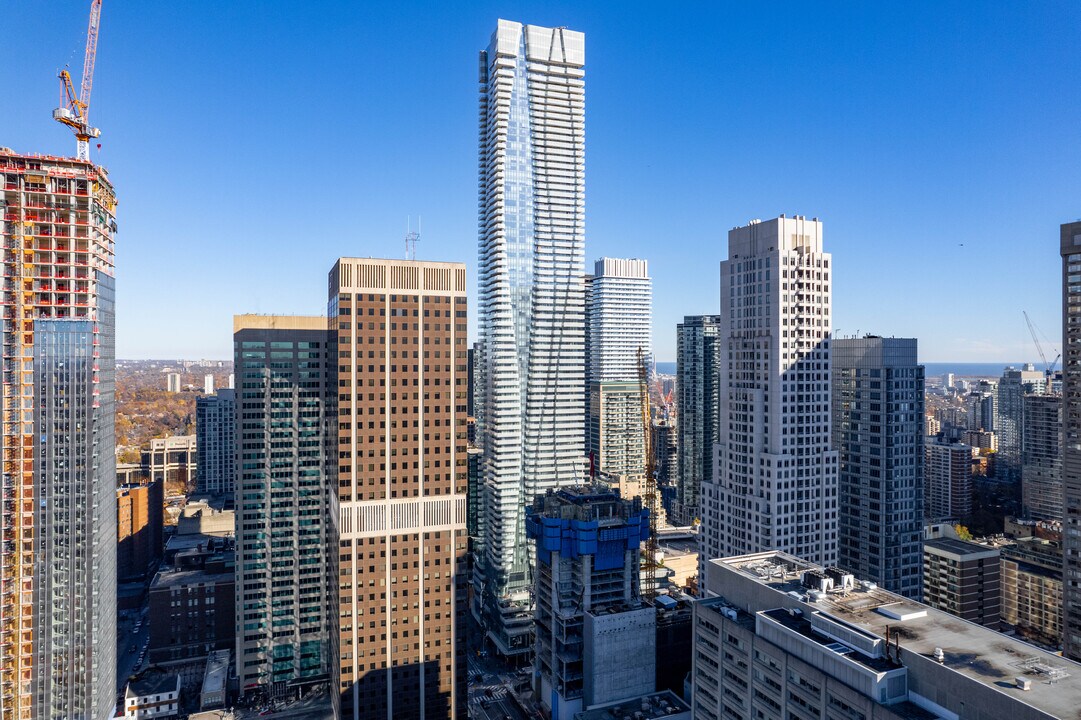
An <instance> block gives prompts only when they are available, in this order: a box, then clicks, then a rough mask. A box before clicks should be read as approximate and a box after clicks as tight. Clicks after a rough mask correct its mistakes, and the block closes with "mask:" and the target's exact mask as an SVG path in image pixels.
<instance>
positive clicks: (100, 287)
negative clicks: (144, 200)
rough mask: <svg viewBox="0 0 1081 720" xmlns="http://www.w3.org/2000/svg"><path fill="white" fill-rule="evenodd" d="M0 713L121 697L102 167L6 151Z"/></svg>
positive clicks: (85, 710)
mask: <svg viewBox="0 0 1081 720" xmlns="http://www.w3.org/2000/svg"><path fill="white" fill-rule="evenodd" d="M0 188H2V190H0V207H2V213H3V215H4V222H2V223H0V239H2V240H3V244H4V247H5V248H6V250H5V252H4V260H3V272H4V287H3V289H2V290H0V302H2V303H3V305H4V308H5V309H4V317H5V320H4V328H3V349H2V351H0V352H2V354H3V365H4V371H3V378H4V387H5V397H4V401H3V402H4V414H3V421H2V423H0V432H2V435H3V450H2V455H3V465H4V469H3V479H2V493H3V509H2V511H0V524H2V529H3V540H2V546H0V720H22V719H23V718H79V717H85V718H91V717H92V718H104V717H108V716H109V712H110V710H111V709H112V707H113V705H114V702H115V690H116V542H117V518H116V472H115V471H116V468H115V463H114V450H115V439H114V435H113V420H114V415H115V400H114V375H115V358H114V327H115V323H114V305H113V303H114V236H115V234H116V221H115V219H114V217H115V213H116V195H115V193H114V190H113V186H112V184H111V183H110V182H109V178H108V175H107V174H106V172H105V169H104V168H100V167H96V166H94V165H92V164H90V163H88V162H84V161H78V160H65V159H60V158H52V157H42V156H29V155H17V154H15V153H12V152H11V151H10V150H7V149H0Z"/></svg>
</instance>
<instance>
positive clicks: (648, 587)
mask: <svg viewBox="0 0 1081 720" xmlns="http://www.w3.org/2000/svg"><path fill="white" fill-rule="evenodd" d="M648 378H649V371H648V370H647V368H646V356H645V354H644V353H643V352H642V348H638V386H639V390H640V391H641V394H642V431H643V433H644V438H643V440H644V446H645V451H646V493H645V498H644V499H645V501H646V509H647V510H648V511H649V537H647V538H646V553H645V564H646V576H645V586H644V587H643V588H642V597H644V598H646V599H647V600H653V599H654V598H655V597H657V507H658V506H657V478H656V476H655V474H654V467H653V465H654V462H653V448H652V445H653V442H652V440H653V433H652V430H653V428H652V427H651V420H650V411H649V381H648Z"/></svg>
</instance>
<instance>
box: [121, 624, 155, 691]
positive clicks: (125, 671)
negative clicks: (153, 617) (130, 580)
mask: <svg viewBox="0 0 1081 720" xmlns="http://www.w3.org/2000/svg"><path fill="white" fill-rule="evenodd" d="M147 610H148V608H147V607H146V606H145V605H144V606H143V608H142V609H141V610H139V611H138V612H128V613H125V614H124V617H122V618H120V619H118V620H117V623H116V685H117V688H116V691H117V693H123V692H124V688H126V687H127V684H128V678H129V677H131V676H132V675H133V674H134V673H135V671H136V670H138V669H139V667H140V666H139V665H138V660H139V654H140V653H141V652H142V651H143V648H144V647H146V646H147V643H149V642H150V624H149V623H148V622H147V617H148V616H147ZM140 621H141V625H140V626H139V631H138V632H136V631H135V625H136V623H137V622H140ZM132 646H135V650H134V651H132V650H131V647H132ZM146 664H147V658H146V657H145V656H144V658H143V663H142V666H143V667H145V666H146Z"/></svg>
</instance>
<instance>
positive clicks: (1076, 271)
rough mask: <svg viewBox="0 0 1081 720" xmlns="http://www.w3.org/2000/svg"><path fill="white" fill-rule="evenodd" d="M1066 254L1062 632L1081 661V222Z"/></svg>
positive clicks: (1065, 236) (1064, 239)
mask: <svg viewBox="0 0 1081 720" xmlns="http://www.w3.org/2000/svg"><path fill="white" fill-rule="evenodd" d="M1059 234H1060V242H1059V248H1060V254H1061V256H1062V344H1063V358H1062V484H1063V489H1064V501H1063V508H1062V511H1063V518H1062V530H1063V533H1062V541H1063V567H1062V572H1063V579H1062V593H1063V620H1062V624H1063V628H1062V645H1063V652H1064V653H1065V655H1066V657H1070V658H1074V659H1078V658H1081V221H1079V222H1074V223H1066V224H1064V225H1063V226H1062V227H1061V228H1060V230H1059Z"/></svg>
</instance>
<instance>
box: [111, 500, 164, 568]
mask: <svg viewBox="0 0 1081 720" xmlns="http://www.w3.org/2000/svg"><path fill="white" fill-rule="evenodd" d="M164 502H165V491H164V483H162V482H161V481H150V480H144V482H142V483H140V484H138V485H123V486H120V487H118V488H117V489H116V541H117V548H116V577H117V580H119V581H121V582H123V581H125V580H137V579H139V578H145V577H146V576H147V573H148V572H149V571H152V570H153V567H154V566H155V565H156V564H157V563H158V562H160V561H161V556H162V551H163V545H162V526H163V524H164V517H163V514H164V513H163V510H162V508H163V504H164Z"/></svg>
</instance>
